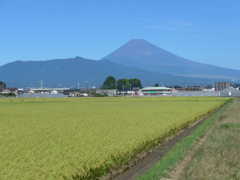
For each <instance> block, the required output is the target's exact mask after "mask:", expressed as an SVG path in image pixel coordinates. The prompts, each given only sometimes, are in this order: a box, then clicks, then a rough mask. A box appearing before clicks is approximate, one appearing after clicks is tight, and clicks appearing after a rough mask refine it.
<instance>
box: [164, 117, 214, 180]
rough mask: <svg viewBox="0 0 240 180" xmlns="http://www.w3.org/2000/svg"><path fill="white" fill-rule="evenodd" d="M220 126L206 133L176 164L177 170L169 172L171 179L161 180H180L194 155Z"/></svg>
mask: <svg viewBox="0 0 240 180" xmlns="http://www.w3.org/2000/svg"><path fill="white" fill-rule="evenodd" d="M217 124H218V121H216V122H215V124H214V125H213V126H212V127H211V128H210V129H209V130H208V131H207V132H206V133H205V135H204V136H203V137H202V138H201V139H200V140H199V141H198V142H197V143H196V144H195V145H194V146H193V147H192V148H191V149H190V150H189V151H188V152H187V154H186V155H185V157H184V158H183V159H182V160H181V161H180V162H179V163H177V164H176V168H174V169H173V170H171V171H170V172H169V176H170V178H161V179H160V180H173V179H174V180H177V179H179V177H180V175H181V173H182V171H183V169H184V167H185V166H186V165H187V164H188V162H189V161H190V160H191V159H192V157H193V155H194V154H195V152H196V151H197V149H199V147H200V146H201V145H202V144H203V142H204V141H205V140H206V139H207V137H208V136H209V135H210V134H211V133H212V131H213V129H214V127H215V126H216V125H217Z"/></svg>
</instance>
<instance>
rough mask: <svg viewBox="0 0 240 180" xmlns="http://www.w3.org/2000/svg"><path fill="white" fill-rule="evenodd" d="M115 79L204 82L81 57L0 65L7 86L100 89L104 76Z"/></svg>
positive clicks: (169, 82) (0, 74)
mask: <svg viewBox="0 0 240 180" xmlns="http://www.w3.org/2000/svg"><path fill="white" fill-rule="evenodd" d="M110 75H111V76H114V77H115V78H116V79H123V78H128V79H130V78H138V79H140V80H141V81H142V84H143V85H145V86H152V85H154V84H155V83H159V84H164V85H173V84H175V85H180V84H186V83H189V82H198V83H206V82H207V81H208V80H206V79H200V78H199V79H195V78H188V77H177V76H172V75H166V74H162V73H157V72H151V71H148V70H143V69H137V68H133V67H127V66H124V65H120V64H117V63H113V62H110V61H97V60H89V59H84V58H81V57H75V58H69V59H55V60H47V61H15V62H12V63H8V64H5V65H3V66H0V79H1V80H2V81H4V82H6V83H7V86H8V87H11V86H14V87H40V81H43V85H44V87H71V88H76V87H77V84H78V83H80V87H85V88H87V87H91V86H101V85H102V83H103V81H104V80H105V79H106V77H108V76H110Z"/></svg>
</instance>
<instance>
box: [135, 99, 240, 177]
mask: <svg viewBox="0 0 240 180" xmlns="http://www.w3.org/2000/svg"><path fill="white" fill-rule="evenodd" d="M229 105H230V106H229ZM239 106H240V101H239V99H236V100H235V101H234V102H233V103H232V104H230V103H228V104H227V105H226V106H225V107H224V108H222V109H221V110H220V111H219V112H218V113H215V114H214V115H213V116H211V117H209V118H208V119H207V120H206V121H205V122H204V123H203V124H202V125H201V126H200V127H199V128H198V129H196V130H195V131H194V132H193V133H192V134H191V135H189V136H187V137H185V138H184V139H182V140H181V141H180V142H179V143H178V144H176V146H175V147H174V148H172V149H171V150H170V151H169V152H168V153H167V154H166V155H165V156H164V157H163V158H162V160H161V161H159V162H158V163H157V164H155V165H154V166H153V167H152V168H151V169H149V170H148V171H147V172H146V173H145V174H144V175H142V176H141V177H140V178H139V180H145V179H146V180H147V179H151V180H154V179H161V178H163V179H165V178H167V179H182V180H183V179H184V180H185V179H240V173H239V169H240V163H239V162H240V156H239V154H240V139H239V133H240V111H239ZM212 125H213V126H212ZM210 127H211V129H210V131H209V132H208V133H209V134H210V135H207V137H204V134H205V133H206V131H207V130H209V128H210ZM203 137H204V138H203ZM205 138H206V140H205V141H203V143H201V142H200V141H201V139H205ZM199 142H200V145H199V147H198V146H197V144H198V143H199ZM196 146H197V150H196V149H195V147H196ZM190 154H193V155H192V156H191V157H190V160H186V159H189V157H187V156H185V155H190ZM184 156H185V158H184ZM179 161H180V162H179ZM183 161H186V162H183ZM176 165H177V166H182V165H184V167H176ZM179 169H180V170H179Z"/></svg>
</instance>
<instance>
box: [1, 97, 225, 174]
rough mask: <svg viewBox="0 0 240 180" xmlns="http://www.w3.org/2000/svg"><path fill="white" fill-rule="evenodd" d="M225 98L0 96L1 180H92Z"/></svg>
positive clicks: (199, 115) (219, 104) (152, 144)
mask: <svg viewBox="0 0 240 180" xmlns="http://www.w3.org/2000/svg"><path fill="white" fill-rule="evenodd" d="M226 100H227V99H223V98H218V97H193V98H190V97H188V98H184V97H172V98H63V99H40V98H39V99H0V107H1V116H0V142H1V144H0V152H1V153H0V162H1V163H0V169H1V171H0V179H64V178H66V179H71V178H76V179H81V178H82V179H94V178H98V177H100V176H102V175H103V174H105V173H106V172H108V171H109V170H111V169H115V168H119V167H120V166H121V165H123V164H125V163H126V162H128V161H129V160H130V159H132V158H134V157H135V156H136V154H138V153H139V152H141V151H145V150H146V149H148V148H149V147H152V146H154V145H155V144H157V143H159V141H160V140H162V139H163V138H165V137H168V136H170V135H172V134H173V133H175V132H176V131H177V130H179V129H181V128H184V127H186V126H187V125H189V124H190V123H192V122H194V121H196V120H198V119H199V118H202V117H203V116H205V115H207V114H208V113H210V112H212V111H213V110H215V109H216V108H218V107H219V106H221V105H222V104H224V103H225V102H226Z"/></svg>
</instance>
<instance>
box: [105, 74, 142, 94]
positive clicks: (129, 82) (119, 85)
mask: <svg viewBox="0 0 240 180" xmlns="http://www.w3.org/2000/svg"><path fill="white" fill-rule="evenodd" d="M142 87H143V86H142V84H141V80H140V79H136V78H133V79H119V80H116V79H115V78H114V77H113V76H108V77H107V78H106V80H105V81H104V82H103V85H102V87H101V89H118V90H123V91H124V90H132V89H133V88H139V89H140V88H142Z"/></svg>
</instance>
